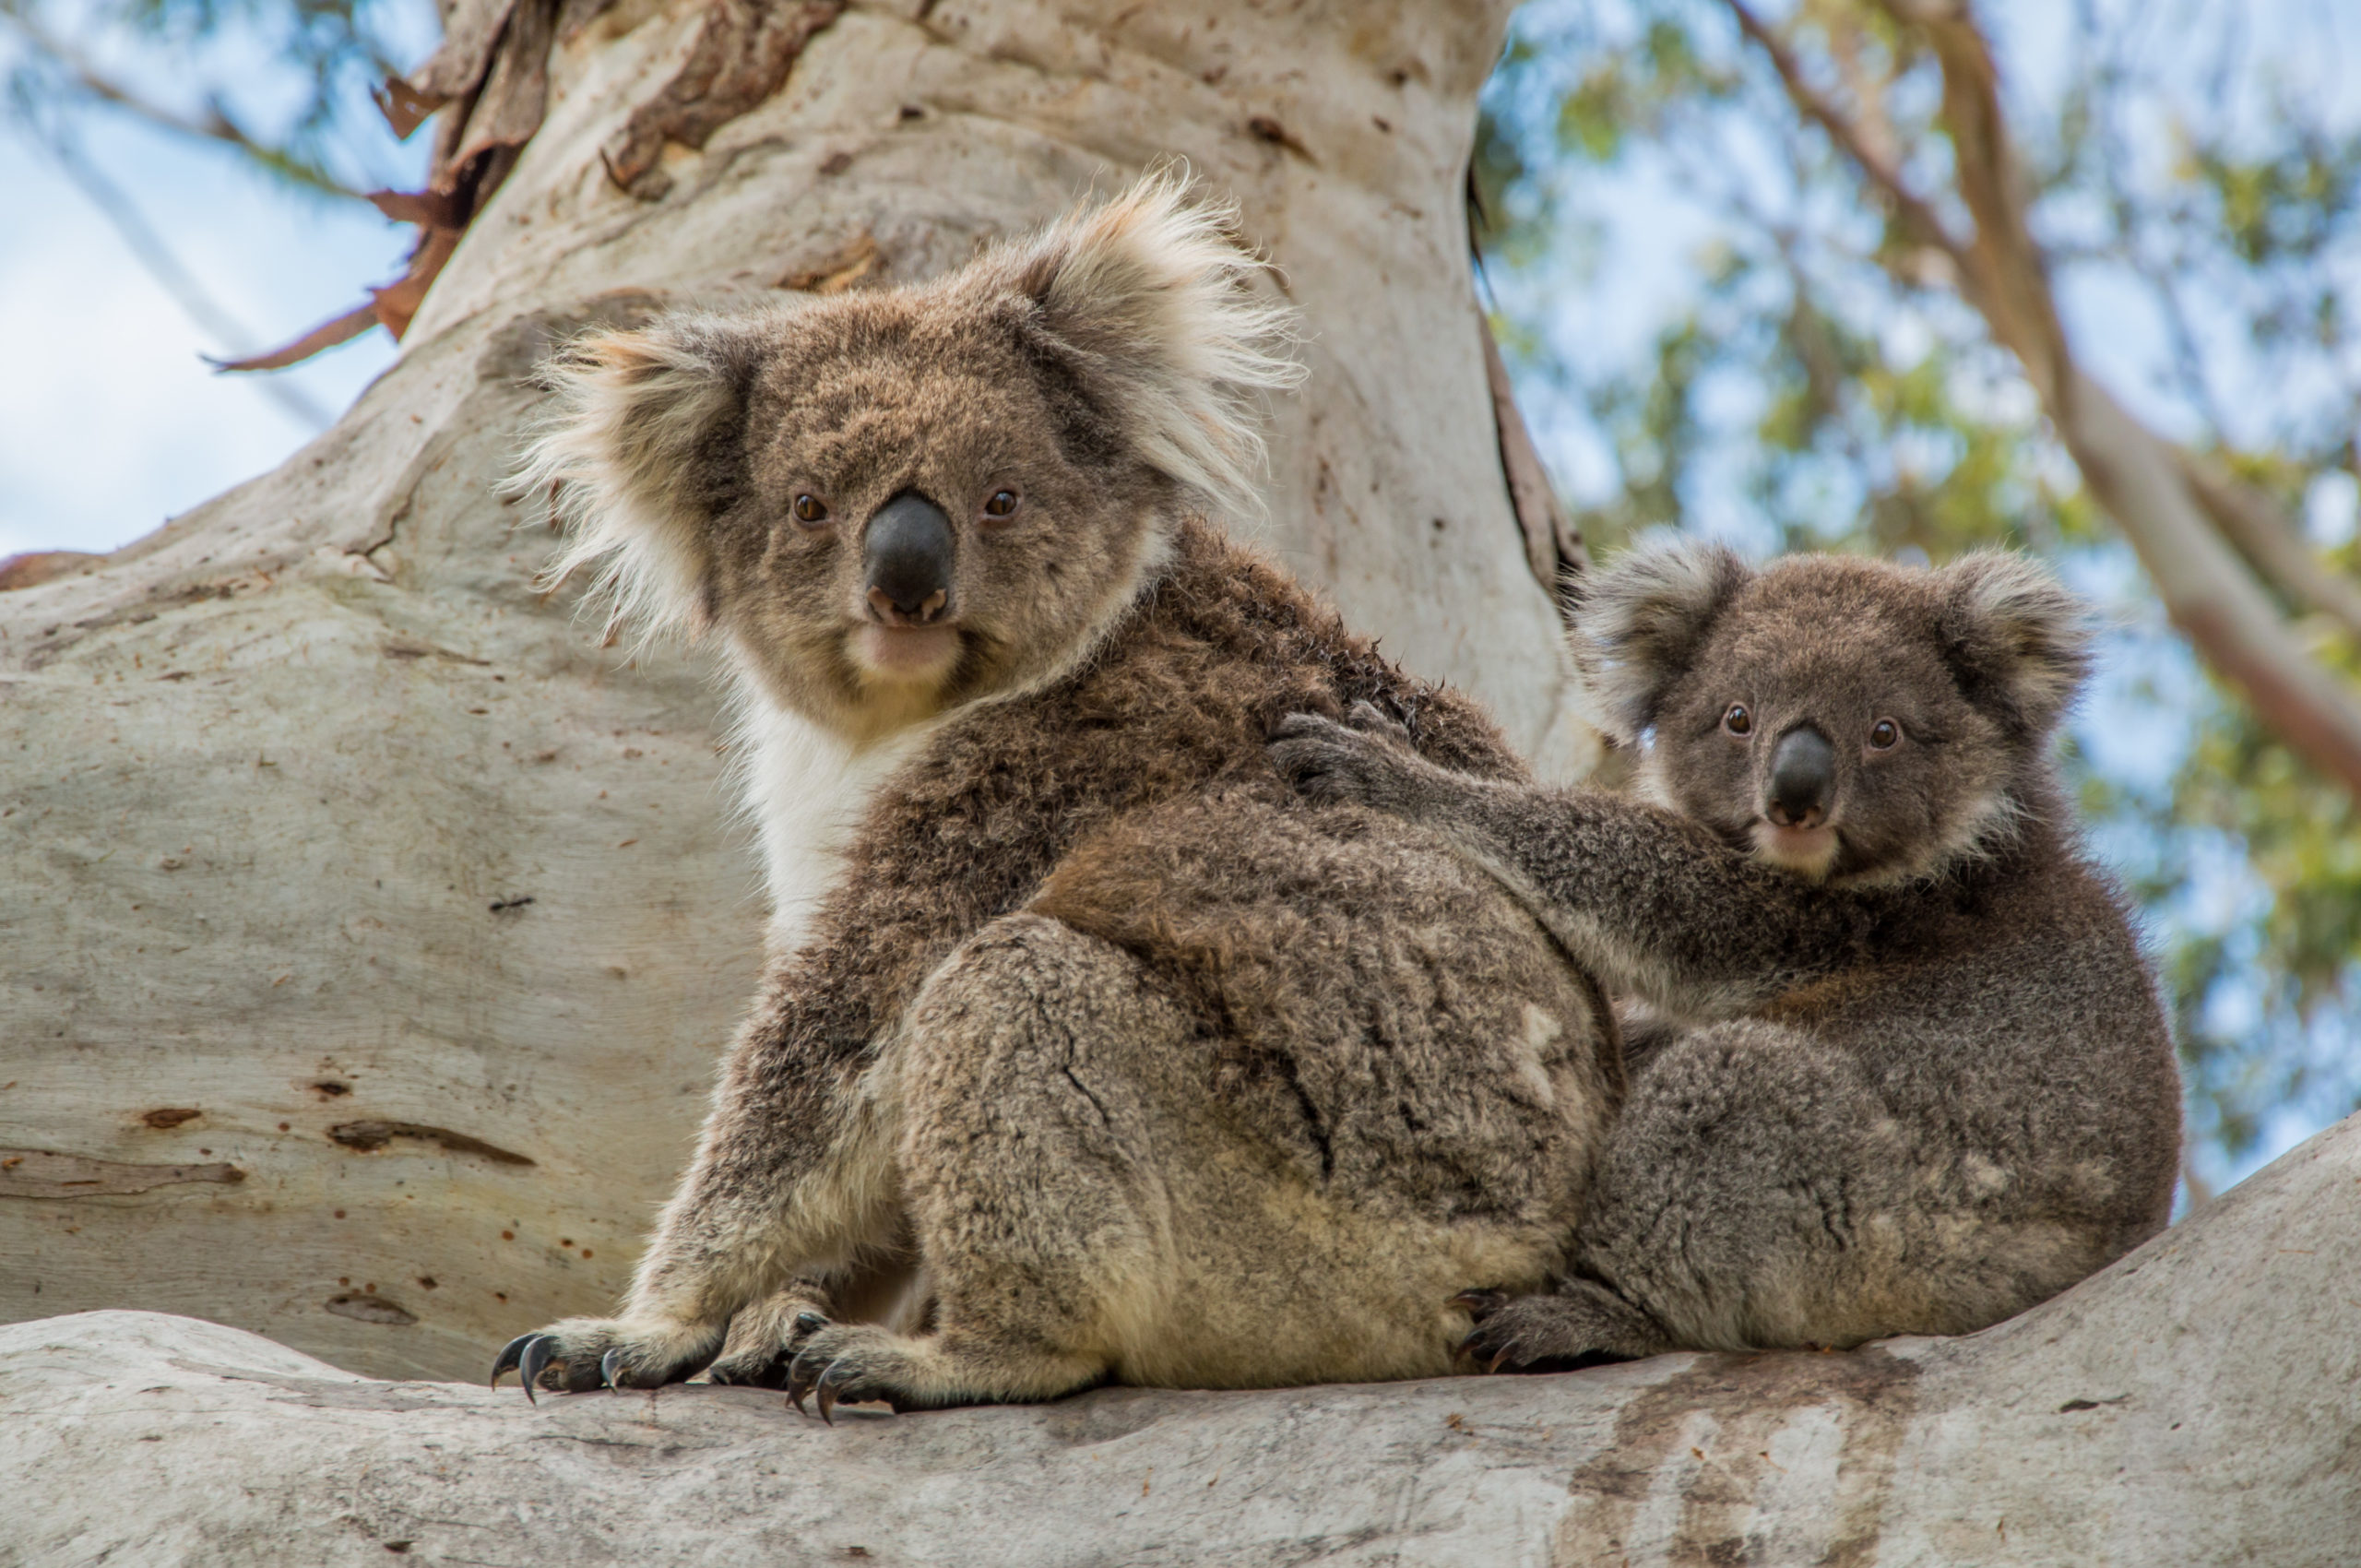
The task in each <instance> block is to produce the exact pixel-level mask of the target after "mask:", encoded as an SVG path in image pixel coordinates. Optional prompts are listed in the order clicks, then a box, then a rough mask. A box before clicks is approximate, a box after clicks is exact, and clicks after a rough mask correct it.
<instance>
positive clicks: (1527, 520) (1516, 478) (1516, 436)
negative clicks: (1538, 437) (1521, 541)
mask: <svg viewBox="0 0 2361 1568" xmlns="http://www.w3.org/2000/svg"><path fill="white" fill-rule="evenodd" d="M1484 374H1485V377H1486V378H1487V379H1488V380H1489V381H1490V383H1491V386H1492V417H1493V419H1494V421H1495V422H1497V423H1498V425H1499V427H1500V437H1501V470H1502V471H1503V472H1504V473H1506V474H1507V475H1508V481H1509V505H1511V506H1513V507H1514V508H1515V510H1516V526H1517V528H1518V529H1520V530H1522V531H1523V533H1524V534H1525V564H1527V565H1529V566H1531V567H1532V568H1533V575H1534V576H1535V577H1536V578H1537V579H1538V580H1539V581H1540V584H1541V586H1542V587H1543V588H1546V589H1547V590H1548V594H1549V597H1550V599H1551V600H1553V601H1554V602H1555V603H1556V604H1557V605H1558V608H1559V612H1560V614H1563V613H1564V612H1565V598H1564V594H1563V592H1562V590H1563V589H1564V588H1565V586H1566V580H1567V579H1568V578H1569V577H1572V576H1578V575H1579V574H1581V573H1584V572H1587V571H1589V570H1590V552H1589V550H1587V549H1586V548H1584V544H1583V531H1582V529H1579V528H1577V527H1575V526H1574V520H1573V518H1572V517H1569V516H1567V515H1566V508H1565V506H1564V505H1563V504H1562V503H1560V501H1559V499H1558V490H1557V487H1556V486H1555V485H1553V484H1551V483H1550V482H1549V471H1548V469H1545V468H1543V467H1542V466H1541V454H1540V453H1539V452H1537V451H1536V450H1535V449H1534V445H1533V434H1532V432H1530V431H1528V430H1526V429H1525V416H1524V415H1523V414H1522V413H1520V412H1518V411H1517V406H1516V392H1515V389H1514V388H1513V387H1512V386H1510V385H1509V367H1508V365H1507V364H1506V363H1505V362H1503V361H1502V360H1501V345H1500V344H1499V342H1498V341H1497V340H1495V339H1494V338H1493V337H1492V328H1491V325H1490V323H1489V322H1487V323H1485V324H1484Z"/></svg>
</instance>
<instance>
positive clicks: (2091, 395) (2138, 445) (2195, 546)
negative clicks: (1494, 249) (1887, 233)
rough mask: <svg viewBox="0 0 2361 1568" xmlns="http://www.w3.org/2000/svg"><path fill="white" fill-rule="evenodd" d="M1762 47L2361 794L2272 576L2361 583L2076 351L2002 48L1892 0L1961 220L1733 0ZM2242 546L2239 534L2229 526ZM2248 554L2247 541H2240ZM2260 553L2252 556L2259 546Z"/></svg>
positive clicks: (2284, 716) (2302, 743)
mask: <svg viewBox="0 0 2361 1568" xmlns="http://www.w3.org/2000/svg"><path fill="white" fill-rule="evenodd" d="M1726 4H1727V5H1728V6H1729V8H1730V11H1731V13H1732V15H1733V16H1734V17H1735V18H1737V20H1738V27H1739V29H1740V30H1741V31H1743V32H1744V33H1745V35H1746V36H1747V37H1748V38H1749V39H1750V40H1751V41H1752V42H1754V43H1755V44H1756V45H1758V46H1759V47H1760V48H1762V51H1763V52H1764V53H1765V55H1766V56H1767V57H1768V58H1769V60H1770V61H1771V64H1772V66H1773V68H1774V70H1775V71H1776V72H1777V73H1778V76H1779V79H1780V81H1781V83H1782V84H1783V85H1784V86H1785V87H1786V90H1787V94H1788V97H1789V98H1790V99H1791V100H1792V101H1794V103H1795V105H1796V107H1797V111H1798V112H1799V113H1802V114H1803V115H1804V116H1805V118H1807V119H1808V120H1809V121H1810V122H1811V123H1813V124H1814V125H1819V126H1820V127H1821V128H1822V129H1823V130H1824V131H1825V132H1826V133H1827V134H1828V136H1829V137H1830V139H1831V140H1832V141H1833V142H1834V143H1835V145H1836V146H1837V148H1839V149H1840V150H1841V151H1843V152H1844V153H1845V156H1846V157H1847V158H1848V159H1849V160H1852V161H1853V162H1854V164H1855V165H1856V166H1857V167H1858V168H1859V169H1860V171H1861V172H1862V174H1863V175H1864V176H1865V177H1866V178H1867V179H1868V180H1869V183H1870V184H1871V185H1872V186H1873V187H1874V188H1875V189H1876V190H1878V191H1879V192H1880V193H1881V194H1882V196H1884V198H1885V199H1886V200H1887V201H1888V202H1889V203H1890V204H1891V205H1892V208H1893V210H1894V212H1895V213H1896V215H1897V217H1898V218H1899V219H1900V220H1901V221H1902V223H1903V224H1904V227H1905V228H1906V229H1907V230H1909V231H1910V232H1912V234H1913V235H1914V236H1915V237H1916V238H1917V239H1918V240H1920V241H1921V242H1922V243H1924V244H1929V245H1932V246H1935V247H1937V248H1939V249H1940V250H1941V251H1942V252H1943V254H1944V255H1947V256H1949V257H1950V259H1951V260H1952V264H1953V266H1954V267H1955V268H1956V269H1957V273H1958V278H1959V284H1960V291H1961V292H1962V294H1963V295H1964V297H1965V298H1966V299H1967V301H1968V302H1969V303H1971V304H1973V305H1974V306H1975V308H1976V310H1977V311H1978V312H1979V313H1981V314H1982V315H1983V316H1984V318H1985V321H1986V323H1987V326H1988V327H1990V328H1991V331H1992V336H1993V338H1994V339H1995V340H1996V341H1998V342H1999V343H2000V344H2001V345H2002V346H2003V347H2005V348H2007V349H2008V350H2010V351H2011V352H2012V353H2013V354H2015V355H2016V357H2017V361H2018V362H2019V363H2020V364H2021V365H2022V366H2023V369H2024V373H2025V378H2026V380H2027V381H2028V382H2030V383H2031V384H2032V386H2033V387H2034V390H2035V393H2036V394H2037V395H2038V396H2039V397H2040V398H2041V401H2042V407H2043V409H2044V410H2045V411H2046V412H2047V414H2048V416H2049V419H2050V422H2051V424H2052V425H2053V426H2054V427H2055V428H2056V430H2057V432H2058V438H2059V439H2060V440H2061V441H2062V442H2063V443H2064V444H2065V445H2066V448H2067V450H2068V451H2069V452H2070V453H2071V454H2072V455H2073V457H2074V460H2075V463H2076V466H2077V467H2078V468H2080V469H2081V470H2082V478H2083V481H2084V482H2085V483H2086V484H2088V485H2089V486H2090V490H2091V493H2092V495H2093V496H2094V498H2095V499H2096V500H2097V501H2098V503H2099V505H2101V506H2102V507H2104V508H2105V509H2106V513H2107V515H2108V516H2109V517H2113V518H2114V519H2115V520H2116V524H2117V526H2118V528H2120V529H2122V530H2123V535H2124V538H2125V539H2126V540H2129V541H2130V545H2131V548H2132V550H2133V552H2135V553H2136V554H2137V555H2138V556H2139V557H2140V561H2141V564H2142V566H2144V567H2145V568H2146V570H2147V572H2148V576H2149V579H2150V580H2151V581H2152V582H2153V584H2154V586H2155V588H2156V593H2157V597H2158V598H2160V599H2161V600H2163V601H2164V604H2165V612H2166V613H2167V614H2168V615H2170V616H2171V618H2172V620H2173V623H2174V624H2176V625H2177V626H2178V627H2179V628H2180V629H2181V630H2182V632H2184V633H2185V634H2186V635H2187V636H2189V640H2190V641H2191V642H2193V643H2194V644H2195V645H2196V646H2197V647H2198V649H2199V650H2200V651H2201V653H2203V654H2204V656H2205V658H2206V659H2207V661H2208V662H2209V663H2211V664H2212V665H2213V667H2214V668H2215V669H2216V670H2218V671H2221V672H2222V673H2223V674H2224V675H2225V676H2226V677H2227V678H2228V679H2229V680H2230V681H2231V682H2232V683H2235V684H2236V686H2237V687H2238V688H2239V689H2240V690H2241V691H2242V692H2244V694H2245V695H2246V696H2247V699H2248V701H2249V702H2250V703H2252V704H2253V705H2254V707H2255V710H2256V711H2257V712H2258V713H2259V714H2260V715H2261V717H2262V719H2263V720H2264V722H2266V723H2267V724H2269V725H2270V726H2271V727H2272V730H2273V731H2274V732H2276V733H2277V734H2278V735H2279V736H2280V737H2281V738H2282V739H2284V741H2286V742H2287V743H2288V744H2289V745H2291V746H2293V747H2294V748H2295V749H2296V751H2297V752H2298V753H2300V754H2302V755H2303V756H2304V757H2305V758H2306V759H2307V760H2308V761H2309V762H2310V763H2311V764H2312V766H2315V767H2317V768H2319V770H2320V771H2321V772H2323V773H2325V774H2327V775H2329V776H2330V777H2331V778H2336V779H2338V780H2340V781H2341V782H2342V783H2343V784H2344V786H2345V787H2346V788H2347V789H2348V790H2352V791H2354V792H2355V794H2361V698H2356V695H2355V693H2354V692H2353V691H2352V690H2350V689H2349V688H2348V687H2346V686H2345V685H2344V684H2343V683H2342V682H2340V681H2338V680H2337V679H2336V678H2335V677H2334V676H2332V675H2331V674H2330V673H2329V672H2328V671H2326V670H2324V669H2323V668H2322V667H2321V666H2320V665H2319V662H2318V661H2317V660H2315V659H2313V658H2312V657H2311V655H2310V652H2309V651H2308V649H2307V648H2306V647H2304V645H2303V642H2302V641H2301V639H2300V638H2299V637H2298V636H2296V632H2295V630H2294V629H2293V628H2292V627H2291V626H2289V625H2288V624H2287V622H2286V619H2285V618H2284V616H2283V615H2282V614H2281V612H2280V610H2279V607H2278V606H2277V605H2276V604H2275V603H2274V602H2273V601H2272V597H2271V594H2270V593H2269V592H2268V591H2267V590H2266V589H2265V588H2264V587H2263V585H2262V583H2261V582H2260V581H2258V580H2257V578H2256V575H2255V568H2257V567H2260V569H2261V570H2262V571H2263V572H2264V573H2265V575H2266V576H2269V577H2270V578H2271V579H2272V582H2273V583H2274V584H2275V585H2276V586H2277V587H2278V588H2280V590H2281V591H2282V592H2284V593H2285V594H2286V595H2287V596H2288V597H2289V598H2290V599H2292V600H2296V602H2297V603H2301V604H2306V605H2309V606H2310V607H2312V608H2315V609H2319V610H2322V611H2325V612H2328V613H2331V614H2333V615H2335V616H2337V617H2338V619H2339V620H2340V621H2344V620H2345V617H2346V615H2347V614H2348V612H2349V613H2351V614H2352V615H2353V616H2354V617H2355V620H2354V621H2351V622H2348V623H2347V624H2349V625H2361V594H2356V593H2355V592H2354V591H2352V589H2351V585H2349V584H2344V583H2343V582H2341V581H2339V580H2336V579H2333V578H2332V577H2331V576H2330V573H2329V569H2328V567H2327V566H2326V565H2325V564H2322V563H2319V562H2318V561H2313V560H2309V559H2308V556H2309V552H2308V551H2305V550H2304V549H2303V547H2302V544H2301V541H2300V539H2299V538H2298V536H2297V535H2296V532H2295V530H2294V529H2293V526H2292V525H2290V524H2288V523H2287V522H2286V521H2285V519H2284V517H2279V516H2278V513H2277V508H2276V507H2274V506H2272V505H2271V503H2270V502H2269V500H2268V498H2267V497H2264V496H2262V495H2261V494H2260V493H2256V492H2254V491H2252V490H2250V489H2248V488H2247V487H2244V486H2236V485H2234V484H2233V483H2232V482H2231V481H2229V480H2228V479H2227V477H2226V476H2218V475H2213V474H2211V472H2210V469H2209V466H2208V465H2207V464H2206V463H2205V462H2204V461H2203V460H2202V459H2200V458H2197V457H2192V456H2191V455H2190V454H2188V453H2186V452H2184V451H2182V450H2181V449H2180V448H2178V447H2177V446H2176V445H2173V444H2172V443H2170V442H2168V441H2166V440H2165V438H2164V437H2162V436H2160V435H2157V434H2155V433H2154V432H2153V431H2151V430H2149V429H2148V428H2147V427H2146V426H2145V425H2143V424H2142V423H2141V422H2140V421H2139V420H2138V419H2136V418H2135V417H2134V416H2133V415H2132V414H2131V413H2130V410H2127V409H2125V408H2124V407H2123V405H2122V404H2121V403H2120V402H2119V401H2118V399H2117V398H2115V397H2114V396H2113V395H2112V394H2111V393H2109V392H2107V391H2106V389H2105V388H2104V387H2102V386H2098V384H2097V383H2095V382H2094V381H2092V380H2091V379H2090V378H2089V377H2088V376H2087V375H2086V374H2083V372H2082V369H2081V368H2080V367H2079V366H2078V365H2077V364H2076V362H2075V361H2074V359H2073V355H2072V352H2071V350H2070V348H2069V346H2068V344H2067V341H2066V334H2065V328H2064V327H2063V325H2062V323H2061V321H2060V318H2059V315H2058V307H2057V302H2056V300H2055V298H2054V297H2053V295H2052V294H2051V291H2050V288H2049V278H2048V267H2047V259H2046V258H2045V256H2044V255H2043V253H2042V250H2041V247H2040V245H2039V244H2038V243H2036V242H2035V239H2034V237H2033V234H2032V232H2031V230H2030V228H2029V227H2028V226H2027V224H2026V221H2025V203H2024V192H2023V180H2022V173H2021V171H2020V170H2019V168H2018V165H2017V162H2016V158H2015V154H2014V152H2013V151H2012V149H2011V145H2010V139H2009V134H2008V125H2007V121H2006V118H2005V116H2004V115H2003V113H2002V111H2001V107H2000V101H1999V73H1998V71H1997V69H1996V67H1995V66H1994V64H1993V60H1992V53H1991V50H1990V48H1989V47H1988V46H1987V43H1986V42H1985V39H1984V36H1983V34H1982V32H1981V31H1980V30H1978V29H1977V27H1976V25H1975V19H1974V18H1973V17H1972V16H1971V15H1970V13H1969V11H1968V9H1967V7H1966V6H1964V4H1960V3H1958V0H1887V8H1888V9H1889V10H1890V11H1891V12H1892V14H1893V15H1894V16H1895V18H1897V19H1898V20H1900V21H1901V22H1902V23H1904V25H1905V26H1908V27H1911V28H1913V29H1915V30H1917V31H1918V32H1919V33H1920V34H1921V36H1923V37H1924V38H1925V39H1926V40H1927V42H1928V45H1929V46H1930V47H1931V48H1932V50H1933V51H1934V53H1935V56H1936V58H1937V60H1938V61H1939V62H1940V65H1941V68H1942V74H1943V101H1942V107H1941V110H1940V120H1941V124H1942V126H1943V129H1944V131H1945V134H1946V135H1947V136H1948V137H1949V138H1950V140H1951V144H1952V165H1953V170H1954V179H1955V180H1956V183H1957V187H1958V191H1959V195H1960V197H1961V199H1962V201H1963V202H1964V204H1965V206H1966V208H1967V209H1968V212H1969V215H1970V216H1971V218H1972V219H1973V220H1974V221H1975V232H1974V234H1973V235H1972V236H1969V237H1966V238H1962V237H1961V236H1960V235H1958V234H1957V233H1955V232H1953V231H1952V229H1951V227H1950V226H1949V225H1948V224H1946V223H1945V222H1944V221H1943V220H1942V218H1941V215H1940V213H1939V212H1937V210H1936V209H1935V208H1934V206H1933V204H1932V203H1930V202H1928V200H1927V199H1926V198H1925V197H1924V196H1921V195H1919V194H1918V193H1916V191H1914V190H1913V189H1912V188H1911V187H1910V184H1909V182H1908V181H1907V180H1906V179H1905V178H1904V175H1903V173H1902V172H1901V170H1900V169H1899V168H1898V167H1897V166H1896V165H1895V164H1894V163H1893V161H1892V158H1891V157H1890V156H1886V155H1884V154H1882V153H1881V152H1880V149H1879V148H1877V147H1875V146H1873V145H1872V144H1871V138H1869V137H1865V136H1864V135H1863V133H1862V132H1861V130H1860V128H1859V126H1858V125H1857V124H1856V123H1855V122H1854V120H1853V118H1852V116H1850V115H1849V114H1847V113H1845V111H1844V110H1843V109H1842V108H1840V107H1839V106H1838V105H1836V104H1834V103H1833V102H1832V101H1829V100H1828V99H1827V97H1826V96H1825V95H1823V94H1821V92H1820V91H1819V90H1818V89H1815V88H1814V87H1813V86H1812V84H1811V82H1810V81H1809V77H1807V75H1806V74H1805V72H1804V70H1803V67H1802V65H1801V64H1800V62H1799V61H1798V60H1797V57H1796V55H1795V53H1794V52H1793V51H1792V50H1790V49H1789V48H1787V46H1786V43H1785V42H1783V41H1782V40H1781V39H1780V38H1779V37H1778V36H1777V35H1776V34H1775V33H1774V31H1772V30H1771V29H1769V28H1768V27H1767V26H1765V25H1764V24H1763V23H1762V20H1761V19H1760V18H1757V17H1756V16H1755V15H1754V14H1753V13H1752V11H1750V9H1749V8H1748V6H1746V5H1745V3H1744V0H1726ZM2233 540H2235V541H2237V546H2238V547H2237V548H2236V549H2234V548H2232V541H2233ZM2242 551H2243V552H2244V554H2243V555H2242V554H2241V552H2242ZM2249 562H2251V563H2252V565H2250V564H2249Z"/></svg>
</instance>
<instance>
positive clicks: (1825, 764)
mask: <svg viewBox="0 0 2361 1568" xmlns="http://www.w3.org/2000/svg"><path fill="white" fill-rule="evenodd" d="M1835 792H1836V748H1835V747H1833V746H1832V745H1830V744H1829V743H1828V737H1827V736H1825V735H1823V734H1821V732H1820V731H1817V730H1815V729H1813V728H1812V727H1811V726H1810V725H1809V724H1805V725H1799V726H1797V728H1796V729H1793V730H1790V731H1787V732H1786V734H1785V735H1782V736H1780V737H1779V746H1778V749H1777V750H1776V751H1774V752H1773V753H1772V754H1771V802H1770V808H1769V815H1770V817H1771V820H1772V821H1773V822H1775V823H1777V824H1778V825H1779V826H1782V827H1818V826H1820V825H1821V823H1822V822H1825V821H1826V820H1828V802H1829V799H1830V797H1831V796H1833V795H1834V794H1835Z"/></svg>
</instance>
